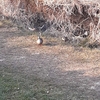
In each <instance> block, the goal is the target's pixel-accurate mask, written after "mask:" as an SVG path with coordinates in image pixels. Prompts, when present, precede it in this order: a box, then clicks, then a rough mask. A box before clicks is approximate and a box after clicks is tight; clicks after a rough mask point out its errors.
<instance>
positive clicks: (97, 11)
mask: <svg viewBox="0 0 100 100" xmlns="http://www.w3.org/2000/svg"><path fill="white" fill-rule="evenodd" d="M0 10H1V13H2V14H3V15H4V16H7V17H11V19H12V20H13V21H14V22H16V23H17V24H18V26H20V27H23V28H24V29H26V30H30V29H34V28H35V30H38V31H42V32H44V31H47V30H48V28H51V30H52V33H53V29H56V31H57V32H56V34H58V33H59V32H60V34H61V35H64V36H67V37H68V39H69V40H71V41H74V42H75V43H77V42H80V40H82V39H83V38H87V37H88V38H89V42H90V43H93V42H95V41H98V42H100V1H99V0H95V1H91V0H5V1H3V0H1V3H0ZM86 33H87V34H86ZM76 41H77V42H76Z"/></svg>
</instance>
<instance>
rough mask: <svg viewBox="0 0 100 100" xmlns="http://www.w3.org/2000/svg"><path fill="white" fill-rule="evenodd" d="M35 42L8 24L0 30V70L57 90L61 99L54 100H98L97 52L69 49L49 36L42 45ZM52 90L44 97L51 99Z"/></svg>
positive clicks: (99, 58) (99, 67) (99, 52)
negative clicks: (51, 86)
mask: <svg viewBox="0 0 100 100" xmlns="http://www.w3.org/2000/svg"><path fill="white" fill-rule="evenodd" d="M1 25H2V23H1ZM6 25H7V24H6ZM36 39H37V35H36V34H35V33H32V34H31V33H26V32H22V31H19V30H18V29H17V28H16V27H9V23H8V25H7V26H5V25H4V26H3V27H1V28H0V66H1V67H2V66H5V67H7V68H9V69H11V70H12V71H15V72H17V73H18V72H20V73H18V74H23V75H25V76H26V79H28V80H31V78H30V77H31V76H34V77H36V78H39V79H40V80H42V81H47V82H48V84H49V85H50V84H51V85H53V86H55V87H59V88H60V91H59V93H58V92H57V93H58V94H59V95H61V94H64V95H63V97H62V99H59V98H57V99H55V100H100V56H99V55H100V50H99V49H93V50H90V49H89V48H82V47H73V46H69V45H67V44H66V43H62V42H61V40H60V39H59V38H55V37H50V36H43V40H44V43H43V45H41V46H39V45H37V44H36ZM2 68H3V67H2ZM14 77H15V78H16V77H17V74H16V75H15V76H14ZM53 89H55V88H53ZM53 89H49V90H48V91H47V93H49V94H50V95H53V92H52V91H53ZM9 100H10V99H9ZM18 100H20V99H18ZM32 100H33V99H32ZM34 100H42V99H34ZM46 100H51V99H46ZM53 100H54V99H53Z"/></svg>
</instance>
